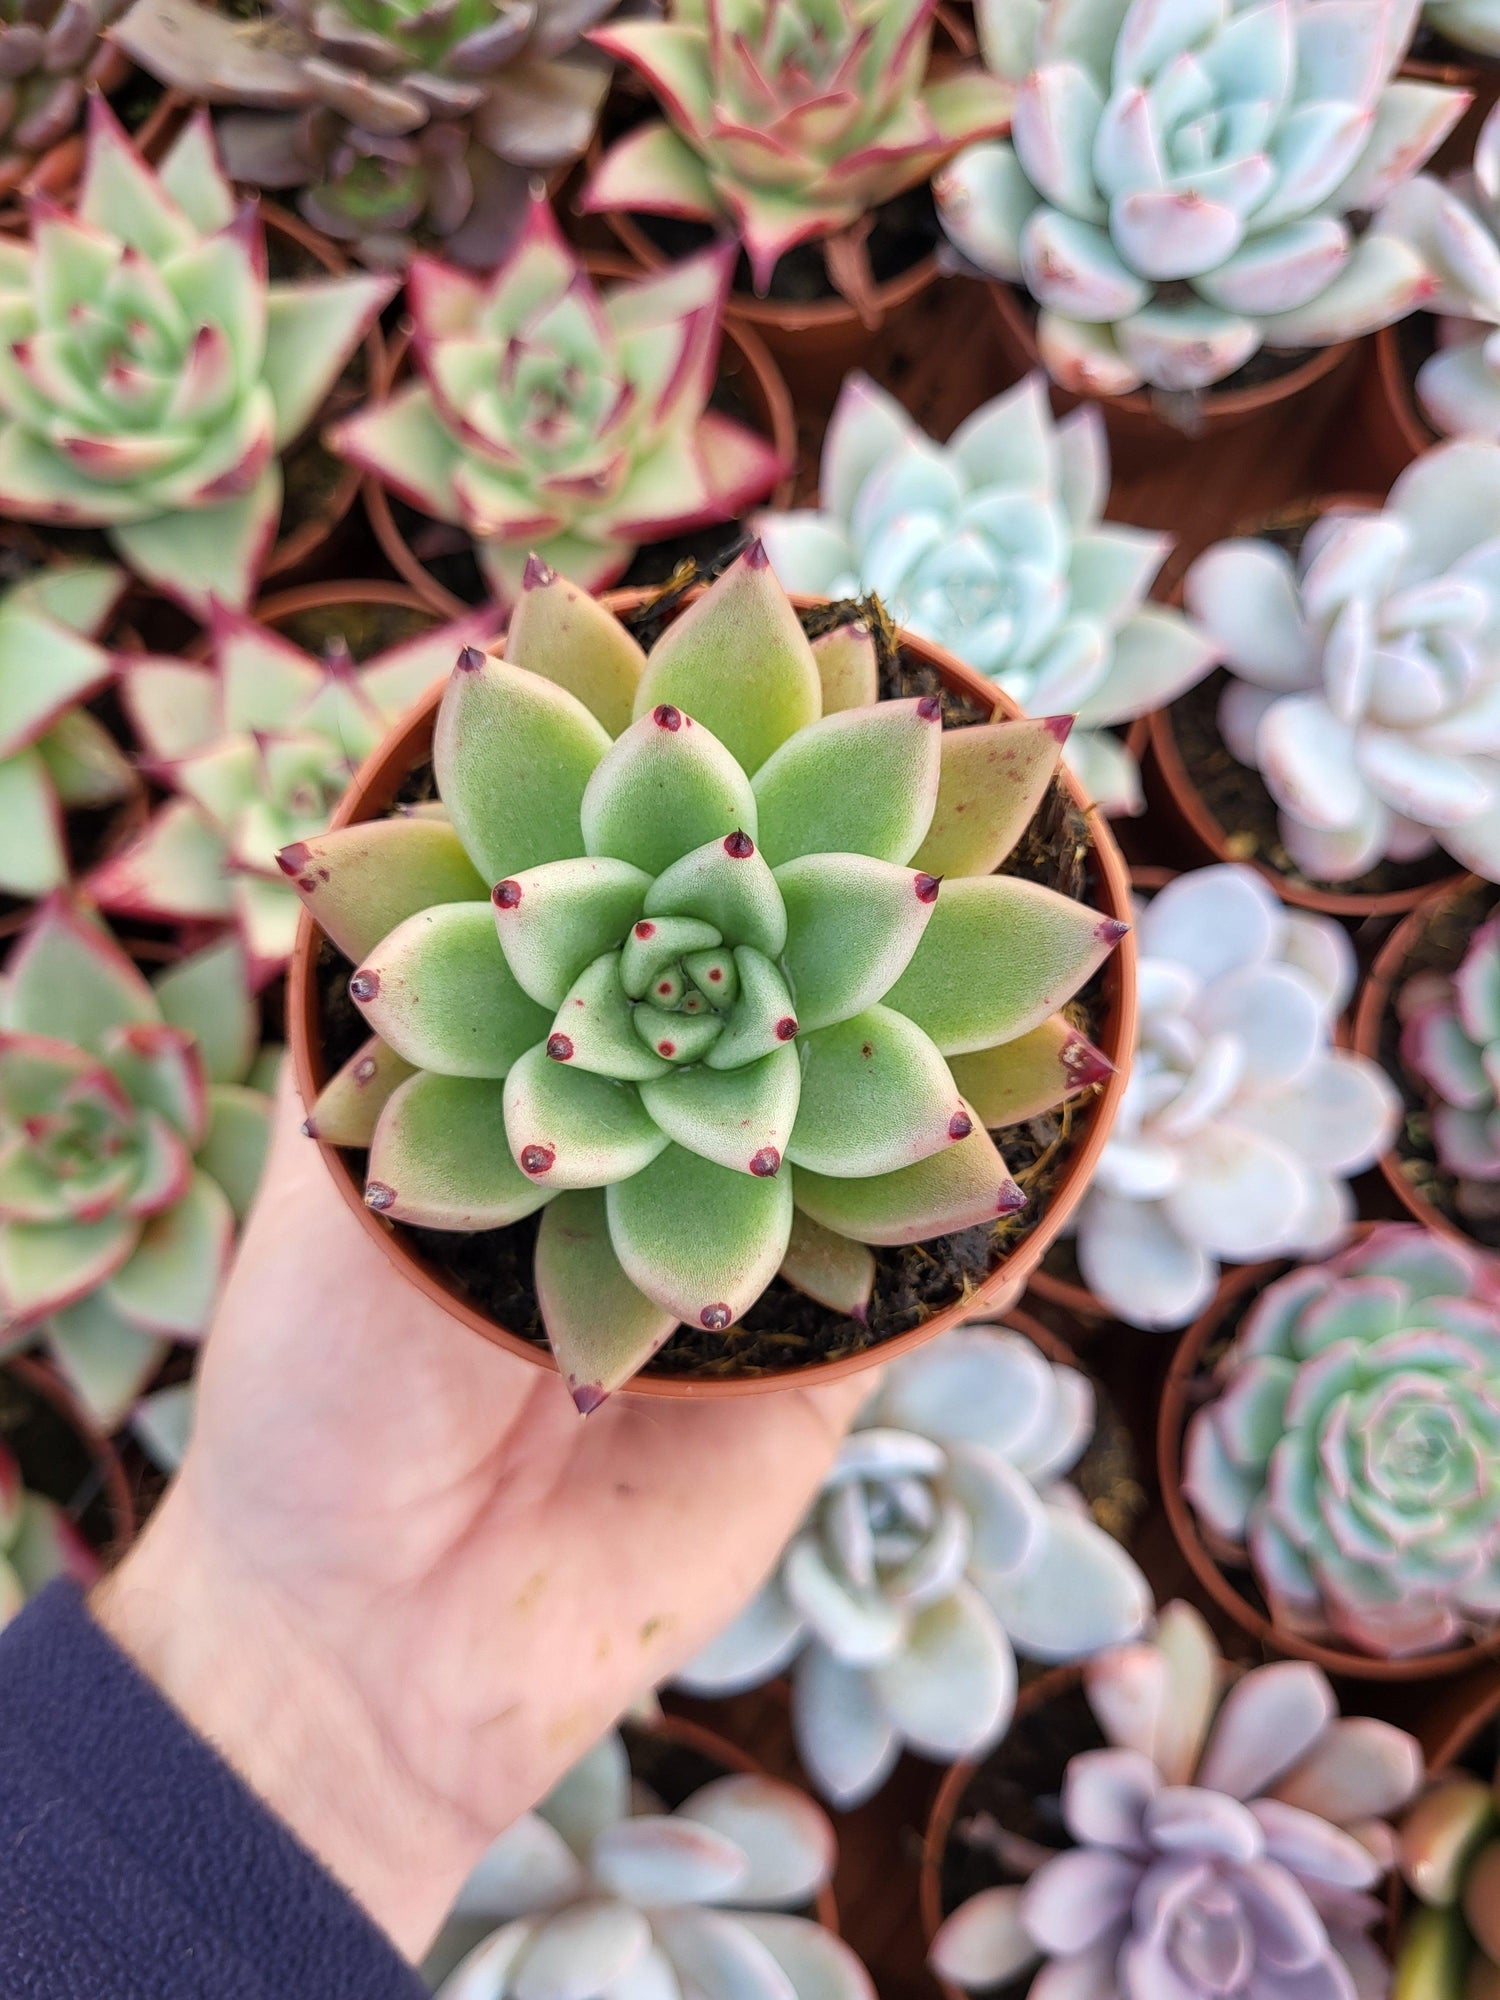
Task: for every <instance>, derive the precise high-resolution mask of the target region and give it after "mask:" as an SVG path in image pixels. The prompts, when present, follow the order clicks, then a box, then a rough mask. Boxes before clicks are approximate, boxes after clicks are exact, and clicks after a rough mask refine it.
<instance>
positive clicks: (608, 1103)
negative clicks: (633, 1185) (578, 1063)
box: [505, 1042, 667, 1188]
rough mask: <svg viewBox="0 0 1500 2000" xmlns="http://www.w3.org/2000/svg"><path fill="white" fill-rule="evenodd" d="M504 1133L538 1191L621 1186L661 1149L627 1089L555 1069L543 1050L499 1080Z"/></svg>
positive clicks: (660, 1139)
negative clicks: (502, 1089) (616, 1183)
mask: <svg viewBox="0 0 1500 2000" xmlns="http://www.w3.org/2000/svg"><path fill="white" fill-rule="evenodd" d="M505 1129H506V1133H507V1134H508V1136H509V1139H510V1149H511V1152H512V1154H513V1155H514V1156H515V1160H516V1164H517V1165H518V1166H519V1167H520V1168H521V1170H522V1172H523V1173H526V1174H528V1175H530V1176H531V1178H532V1179H533V1180H535V1181H536V1182H537V1183H538V1184H539V1185H540V1186H542V1187H546V1188H594V1187H604V1186H605V1185H607V1184H608V1183H609V1182H611V1181H620V1180H626V1179H628V1178H629V1177H630V1175H632V1174H638V1173H640V1172H641V1170H642V1169H643V1168H644V1167H647V1166H649V1165H650V1164H651V1162H652V1160H654V1159H655V1158H656V1156H657V1154H658V1153H660V1152H661V1150H662V1148H663V1147H664V1146H665V1145H666V1143H667V1135H666V1133H665V1132H663V1131H661V1130H660V1129H659V1128H658V1126H657V1125H656V1124H655V1123H654V1122H653V1120H652V1119H651V1117H650V1116H649V1114H648V1113H647V1111H646V1109H645V1106H644V1105H643V1104H642V1103H641V1097H640V1092H639V1091H638V1090H637V1089H636V1087H635V1085H634V1084H630V1083H616V1082H615V1081H614V1080H613V1079H612V1078H610V1077H606V1076H594V1075H591V1074H590V1072H589V1071H588V1070H584V1069H578V1068H576V1067H575V1066H574V1065H573V1064H572V1063H569V1062H557V1061H555V1060H554V1059H553V1058H552V1057H551V1056H549V1055H548V1053H547V1045H546V1043H545V1042H539V1043H537V1045H536V1046H535V1047H534V1048H531V1049H528V1050H527V1051H526V1053H525V1055H523V1056H521V1057H520V1058H519V1059H518V1060H517V1061H516V1062H515V1063H514V1064H513V1065H512V1068H511V1071H510V1074H509V1076H507V1077H506V1079H505Z"/></svg>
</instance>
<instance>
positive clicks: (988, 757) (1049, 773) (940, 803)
mask: <svg viewBox="0 0 1500 2000" xmlns="http://www.w3.org/2000/svg"><path fill="white" fill-rule="evenodd" d="M1067 727H1068V725H1067V718H1066V716H1063V717H1057V716H1045V717H1043V718H1041V719H1040V720H1038V721H1035V722H1032V721H1018V722H990V723H984V724H980V725H977V726H976V727H974V728H971V729H946V730H944V732H943V743H942V762H941V767H940V770H939V773H938V795H937V804H936V806H935V807H934V808H933V814H932V824H931V825H930V826H929V827H928V829H927V833H926V836H925V838H924V839H923V841H922V844H921V846H920V847H919V848H918V849H917V851H916V853H915V855H914V856H913V857H912V866H913V867H914V868H920V869H922V870H923V871H924V872H925V873H926V874H928V875H937V876H946V875H988V874H990V873H991V871H992V870H994V869H996V868H998V867H999V866H1000V863H1001V862H1002V861H1003V860H1004V859H1005V858H1006V856H1007V855H1008V854H1009V853H1010V851H1011V849H1012V848H1013V847H1014V846H1015V844H1016V842H1017V841H1018V840H1019V839H1020V837H1021V835H1022V833H1023V832H1024V831H1025V829H1026V827H1027V826H1028V825H1029V824H1030V822H1031V818H1032V815H1033V814H1034V813H1035V811H1036V809H1037V807H1038V806H1039V805H1040V804H1041V802H1042V800H1043V798H1044V797H1045V796H1046V792H1047V787H1048V786H1049V785H1050V784H1051V782H1052V779H1053V777H1054V776H1055V774H1056V771H1057V767H1058V764H1059V762H1060V761H1061V758H1062V746H1063V744H1064V742H1065V741H1066V740H1067Z"/></svg>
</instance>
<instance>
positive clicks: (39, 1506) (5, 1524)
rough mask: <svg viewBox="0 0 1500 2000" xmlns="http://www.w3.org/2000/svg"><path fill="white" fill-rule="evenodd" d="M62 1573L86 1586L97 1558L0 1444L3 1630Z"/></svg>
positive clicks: (0, 1602)
mask: <svg viewBox="0 0 1500 2000" xmlns="http://www.w3.org/2000/svg"><path fill="white" fill-rule="evenodd" d="M60 1576H69V1577H71V1578H72V1579H73V1581H74V1582H75V1583H77V1584H81V1585H82V1586H83V1587H84V1588H85V1589H87V1588H88V1586H89V1585H90V1584H92V1583H96V1582H97V1581H98V1578H99V1559H98V1557H97V1556H96V1555H95V1554H94V1552H93V1550H92V1549H91V1548H90V1547H89V1545H88V1543H87V1542H86V1541H85V1540H84V1539H83V1537H82V1535H80V1534H79V1532H78V1530H77V1529H76V1528H75V1527H74V1525H73V1523H72V1522H71V1521H70V1520H69V1519H68V1517H67V1515H66V1514H65V1513H64V1512H63V1510H62V1508H61V1507H59V1506H58V1504H57V1502H56V1501H55V1500H49V1499H48V1498H47V1496H46V1495H45V1494H44V1493H33V1492H31V1491H30V1490H29V1489H28V1488H27V1486H26V1485H25V1484H24V1482H23V1480H22V1477H21V1468H20V1466H19V1465H18V1464H17V1463H16V1459H15V1454H14V1453H13V1452H12V1451H11V1449H10V1447H9V1446H8V1445H5V1444H0V1629H3V1628H4V1627H5V1626H6V1625H8V1624H9V1623H10V1621H11V1619H12V1618H14V1617H15V1615H16V1613H17V1612H18V1611H19V1610H20V1609H21V1607H22V1605H23V1604H25V1603H26V1602H27V1600H28V1599H30V1598H33V1597H35V1596H36V1594H37V1592H38V1591H39V1590H43V1589H45V1588H46V1586H47V1585H48V1584H49V1583H51V1582H52V1581H53V1580H54V1578H56V1577H60Z"/></svg>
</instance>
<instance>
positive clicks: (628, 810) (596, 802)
mask: <svg viewBox="0 0 1500 2000" xmlns="http://www.w3.org/2000/svg"><path fill="white" fill-rule="evenodd" d="M582 822H583V841H584V851H585V852H586V853H589V854H612V855H613V856H615V858H616V859H617V860H620V861H630V862H633V863H634V864H635V866H636V867H637V868H644V869H645V871H646V872H647V874H648V875H660V874H661V873H662V872H663V870H664V869H667V868H669V867H670V866H671V865H672V863H673V862H674V861H680V860H681V859H682V857H683V856H684V855H685V854H690V853H692V851H693V850H694V849H695V848H699V847H703V846H705V845H706V844H707V843H708V842H710V841H713V840H723V839H725V838H726V837H727V836H728V835H729V834H732V833H737V832H738V833H745V834H748V835H749V837H750V838H751V840H754V839H755V837H756V809H755V797H754V794H753V793H752V791H751V789H750V783H749V780H748V779H747V778H746V776H745V774H744V772H743V771H742V770H741V769H740V767H739V765H738V764H737V763H736V762H735V760H734V758H733V757H732V756H731V755H730V754H729V752H728V751H727V750H726V749H725V748H724V745H723V744H722V743H721V742H720V741H719V740H718V738H717V737H716V736H715V735H714V734H713V733H712V731H711V730H709V729H707V728H705V727H704V726H703V724H702V723H699V722H695V721H694V720H693V718H692V717H691V716H690V715H688V714H687V713H686V712H685V711H684V710H682V709H679V708H676V707H674V706H672V705H671V704H670V703H666V702H663V703H660V704H658V706H657V707H655V708H654V709H652V710H651V711H650V713H649V714H647V715H645V716H643V717H642V718H641V720H640V721H639V722H636V723H633V724H632V725H631V727H630V728H629V729H627V730H626V732H625V734H624V735H623V736H622V737H621V738H620V739H619V741H618V742H617V743H614V744H612V745H611V746H610V749H609V752H608V754H607V755H606V756H605V757H604V758H603V759H602V761H601V762H600V764H599V768H598V769H597V770H596V771H595V773H594V775H593V776H592V778H590V780H589V784H588V789H587V791H586V792H585V793H584V795H583V803H582Z"/></svg>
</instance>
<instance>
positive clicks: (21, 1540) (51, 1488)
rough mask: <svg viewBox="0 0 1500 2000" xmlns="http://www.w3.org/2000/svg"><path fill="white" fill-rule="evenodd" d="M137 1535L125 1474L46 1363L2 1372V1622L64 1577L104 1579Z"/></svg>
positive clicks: (8, 1366) (85, 1581) (25, 1361)
mask: <svg viewBox="0 0 1500 2000" xmlns="http://www.w3.org/2000/svg"><path fill="white" fill-rule="evenodd" d="M134 1532H135V1509H134V1506H133V1504H132V1501H131V1494H130V1487H129V1484H128V1482H127V1480H126V1478H125V1473H124V1469H123V1468H122V1466H121V1464H120V1461H119V1459H118V1458H117V1456H116V1455H115V1453H114V1451H113V1449H112V1448H111V1446H110V1445H109V1443H108V1441H107V1440H106V1439H105V1438H104V1437H103V1436H101V1434H100V1433H99V1431H98V1430H97V1429H96V1428H95V1427H94V1425H93V1424H92V1423H91V1422H90V1421H89V1419H88V1417H87V1416H86V1415H85V1414H84V1412H83V1411H82V1410H81V1409H80V1407H79V1405H78V1404H77V1403H76V1402H75V1400H74V1399H73V1397H72V1396H71V1395H70V1394H69V1392H68V1390H67V1389H66V1388H65V1386H64V1385H63V1383H62V1382H61V1380H60V1379H59V1378H58V1376H57V1374H56V1373H55V1372H54V1371H53V1370H52V1369H51V1368H49V1367H48V1366H47V1365H46V1363H45V1362H42V1361H38V1360H35V1359H33V1358H30V1357H27V1356H17V1355H13V1356H11V1357H10V1358H9V1359H8V1360H7V1361H5V1362H4V1364H3V1365H0V1625H3V1624H5V1623H6V1622H8V1620H9V1619H10V1618H11V1617H12V1616H14V1614H15V1613H16V1612H17V1611H18V1610H19V1609H20V1608H21V1606H22V1605H23V1604H24V1603H25V1602H26V1601H27V1600H28V1599H29V1598H31V1597H34V1596H35V1595H36V1593H37V1592H38V1591H39V1590H42V1589H43V1588H45V1586H46V1585H47V1584H49V1583H51V1582H52V1581H53V1579H54V1578H56V1577H59V1576H70V1577H72V1578H73V1579H74V1581H75V1582H77V1583H80V1584H82V1585H84V1586H87V1585H89V1584H92V1583H94V1582H95V1581H97V1579H98V1578H99V1576H100V1575H101V1574H102V1571H103V1559H104V1558H105V1557H106V1556H116V1555H118V1554H119V1553H120V1552H121V1551H122V1550H123V1549H124V1548H125V1546H126V1545H127V1544H128V1543H129V1541H130V1538H131V1536H132V1535H133V1534H134Z"/></svg>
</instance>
